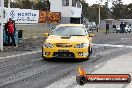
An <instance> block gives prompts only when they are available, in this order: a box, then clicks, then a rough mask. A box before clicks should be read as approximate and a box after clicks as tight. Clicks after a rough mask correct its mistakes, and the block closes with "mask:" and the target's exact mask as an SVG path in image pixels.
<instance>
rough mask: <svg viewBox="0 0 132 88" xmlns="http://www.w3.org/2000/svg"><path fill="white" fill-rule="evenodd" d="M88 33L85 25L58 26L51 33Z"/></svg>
mask: <svg viewBox="0 0 132 88" xmlns="http://www.w3.org/2000/svg"><path fill="white" fill-rule="evenodd" d="M86 34H87V32H86V30H85V29H84V28H83V27H71V26H70V27H57V28H55V29H54V31H53V32H52V33H51V35H57V36H85V35H86Z"/></svg>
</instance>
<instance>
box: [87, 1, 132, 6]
mask: <svg viewBox="0 0 132 88" xmlns="http://www.w3.org/2000/svg"><path fill="white" fill-rule="evenodd" d="M122 1H123V3H124V4H129V3H132V0H122ZM86 2H87V3H88V4H89V5H92V4H95V3H97V2H99V0H86ZM103 2H105V0H103ZM103 2H102V3H103ZM111 5H112V4H111V3H110V4H109V6H111Z"/></svg>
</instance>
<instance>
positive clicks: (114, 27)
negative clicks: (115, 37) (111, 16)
mask: <svg viewBox="0 0 132 88" xmlns="http://www.w3.org/2000/svg"><path fill="white" fill-rule="evenodd" d="M113 30H114V32H116V24H113Z"/></svg>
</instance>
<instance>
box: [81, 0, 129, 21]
mask: <svg viewBox="0 0 132 88" xmlns="http://www.w3.org/2000/svg"><path fill="white" fill-rule="evenodd" d="M81 3H82V8H83V15H84V16H85V17H86V18H87V19H89V21H95V22H98V14H99V4H93V5H92V6H90V5H89V4H88V3H86V2H85V0H82V2H81ZM108 4H109V1H108V0H106V2H105V5H103V6H100V9H101V10H100V11H101V12H100V14H101V20H103V19H132V3H130V4H128V5H124V4H123V1H122V0H113V1H112V7H111V8H109V7H108Z"/></svg>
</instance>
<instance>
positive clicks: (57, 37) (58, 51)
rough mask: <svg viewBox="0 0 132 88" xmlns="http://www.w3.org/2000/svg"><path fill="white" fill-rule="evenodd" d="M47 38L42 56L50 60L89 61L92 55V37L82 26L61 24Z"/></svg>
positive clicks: (46, 34) (46, 35)
mask: <svg viewBox="0 0 132 88" xmlns="http://www.w3.org/2000/svg"><path fill="white" fill-rule="evenodd" d="M44 35H45V37H47V39H46V41H45V42H44V44H43V47H42V56H43V57H44V58H45V59H46V60H48V59H49V58H76V59H82V58H83V59H89V57H90V54H91V53H92V36H94V34H89V33H88V32H87V30H86V28H85V27H84V26H83V25H82V24H60V25H58V26H57V27H56V28H55V29H54V30H52V32H51V33H50V34H48V33H45V34H44Z"/></svg>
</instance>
